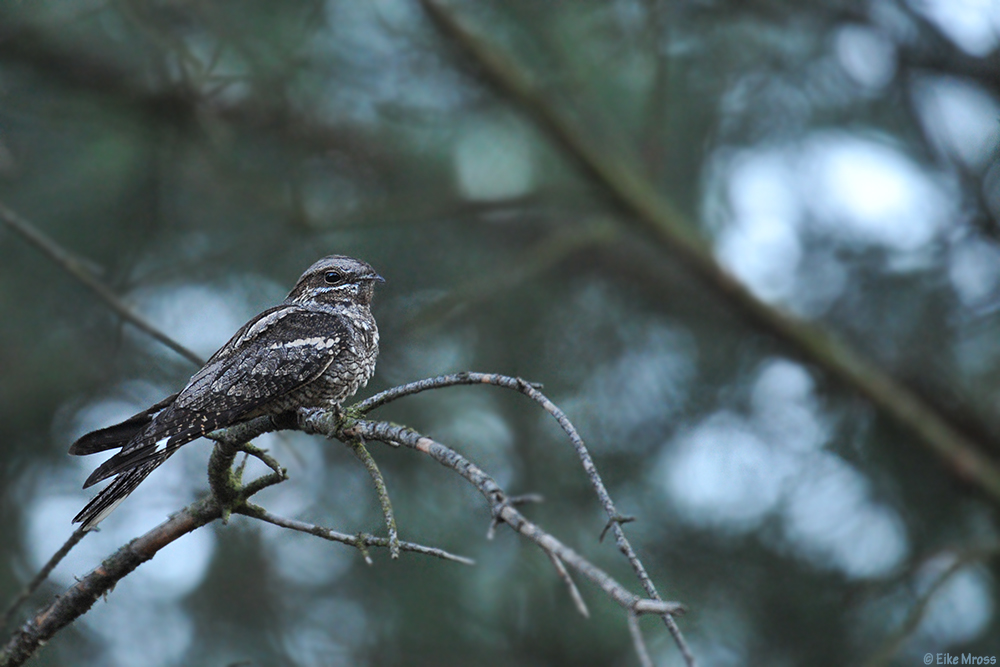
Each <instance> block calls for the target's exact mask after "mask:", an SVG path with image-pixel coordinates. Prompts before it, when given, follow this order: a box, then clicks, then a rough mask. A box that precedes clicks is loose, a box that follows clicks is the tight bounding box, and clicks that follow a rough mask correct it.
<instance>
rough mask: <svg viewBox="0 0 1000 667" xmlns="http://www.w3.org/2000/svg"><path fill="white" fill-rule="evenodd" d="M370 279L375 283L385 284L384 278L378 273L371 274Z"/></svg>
mask: <svg viewBox="0 0 1000 667" xmlns="http://www.w3.org/2000/svg"><path fill="white" fill-rule="evenodd" d="M368 279H369V280H374V281H376V282H380V283H384V282H385V278H383V277H382V276H380V275H379V274H377V273H373V274H371V275H370V276H368Z"/></svg>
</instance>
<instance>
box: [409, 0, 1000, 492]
mask: <svg viewBox="0 0 1000 667" xmlns="http://www.w3.org/2000/svg"><path fill="white" fill-rule="evenodd" d="M420 2H421V4H422V5H423V7H424V9H425V10H426V12H427V14H428V15H429V16H430V18H431V19H432V21H433V22H434V24H435V25H436V26H437V27H438V29H439V30H440V31H441V32H442V33H443V34H444V35H446V36H447V37H448V38H449V39H450V40H451V41H452V42H454V43H455V44H457V45H458V47H460V48H461V50H462V51H463V52H464V54H465V55H466V56H468V57H469V58H470V59H471V60H472V61H473V62H475V63H477V64H478V65H479V67H480V68H481V71H482V72H483V73H484V75H485V77H486V78H487V79H488V81H489V82H490V83H491V84H492V85H493V86H494V87H495V88H496V89H497V90H498V91H500V92H501V93H502V94H504V95H505V96H507V97H508V98H509V99H511V100H513V102H514V103H515V104H516V105H517V106H519V107H520V108H521V109H522V110H523V111H524V112H525V113H526V114H527V115H528V116H529V117H531V118H532V119H533V120H534V121H535V122H536V124H537V125H538V126H539V127H540V128H541V129H542V130H543V131H544V132H545V133H546V134H548V136H550V137H551V138H552V139H553V141H554V143H555V144H556V145H557V146H559V147H560V148H561V149H562V150H563V152H564V154H565V155H566V156H567V157H568V158H569V159H570V160H571V161H572V162H573V163H574V164H576V165H577V166H578V167H579V168H580V169H581V170H582V172H583V173H584V174H585V175H587V176H588V177H589V178H590V179H591V180H592V181H593V182H594V183H596V184H597V185H598V186H599V187H600V188H601V189H603V190H605V191H606V192H607V193H608V194H609V195H610V196H611V198H612V199H613V200H614V201H615V202H616V203H617V204H618V205H619V206H620V207H621V208H622V209H623V210H624V211H625V212H626V213H627V215H626V216H623V222H624V223H625V224H628V225H630V226H633V227H634V228H635V229H636V230H637V231H639V232H640V233H641V234H643V235H644V236H645V237H646V238H649V239H651V240H652V241H653V242H654V243H656V244H657V246H659V247H660V248H662V249H664V250H666V251H668V252H669V253H670V254H671V255H672V256H673V257H676V258H677V259H678V260H680V261H681V262H682V263H683V264H684V265H685V266H686V267H687V268H688V270H689V271H691V273H692V274H694V275H696V276H698V277H699V278H701V279H702V280H703V281H704V282H705V283H706V284H708V285H709V286H710V287H712V289H714V290H715V291H716V292H718V293H719V294H720V295H721V296H722V297H723V298H724V299H725V300H726V301H727V302H728V303H730V304H731V305H733V306H734V307H735V308H736V309H738V310H739V311H740V312H742V313H743V314H744V315H746V316H747V317H748V318H750V319H751V320H752V321H753V322H755V323H756V324H757V325H758V326H761V327H762V328H764V329H766V330H767V331H770V332H771V333H773V334H774V335H776V336H778V337H779V338H780V339H782V340H784V341H786V342H787V343H789V344H791V345H792V346H793V347H794V348H795V349H796V350H797V351H798V352H799V354H800V355H801V356H802V357H803V358H805V359H808V360H809V361H811V362H812V363H815V364H817V365H818V366H820V367H821V368H823V369H824V370H826V371H827V372H829V373H831V374H832V375H833V376H835V377H837V378H839V379H840V380H841V381H843V382H845V383H846V384H848V385H850V386H851V387H854V388H855V389H856V390H858V391H859V392H860V393H862V394H863V395H864V396H866V397H867V398H868V400H870V401H871V402H872V403H873V404H874V405H875V406H877V407H878V408H879V409H880V410H882V411H883V412H885V413H886V414H888V415H890V416H891V417H892V418H893V419H895V420H896V421H897V422H898V423H899V424H901V425H903V426H904V427H905V428H907V429H908V430H910V431H911V432H913V433H915V434H916V435H917V436H918V437H919V439H920V440H921V442H923V443H925V444H926V445H927V446H928V447H929V448H930V449H931V450H933V451H934V452H935V453H936V454H937V455H938V456H940V457H942V458H943V459H944V460H945V461H946V462H947V463H948V464H950V466H951V467H952V468H953V470H954V471H955V473H956V474H957V475H959V476H960V477H962V478H963V479H966V480H969V481H971V482H973V483H974V484H975V485H977V486H978V487H979V488H980V489H982V490H983V491H985V492H986V493H987V494H988V495H990V496H991V497H992V498H993V500H994V501H1000V468H998V467H997V465H996V463H994V461H993V460H991V459H990V458H989V457H988V456H986V455H985V454H984V453H983V448H982V447H981V446H980V443H977V442H976V441H974V440H972V439H970V438H969V437H967V436H966V435H965V434H964V433H962V432H961V431H960V430H959V429H958V428H957V427H956V426H955V425H954V424H952V423H951V422H950V421H949V420H948V419H946V418H945V417H944V416H943V415H942V413H941V412H940V411H939V410H938V409H936V408H935V407H934V406H933V405H931V404H930V403H928V402H927V401H925V400H924V399H922V398H921V397H920V396H918V395H917V394H916V393H915V392H913V391H912V390H910V389H909V388H908V387H906V386H905V385H903V384H902V383H900V382H898V381H896V380H895V379H894V378H893V377H891V376H890V375H889V374H887V373H885V372H884V371H882V370H880V369H879V368H878V367H877V366H876V365H874V364H873V363H871V362H870V361H868V360H867V359H865V358H864V357H863V356H862V355H861V354H859V353H858V352H856V351H855V350H854V349H852V348H851V347H850V346H848V345H847V344H845V343H843V342H841V341H839V340H837V339H836V338H835V337H834V336H832V335H831V334H828V333H827V332H825V331H824V330H823V329H821V328H819V327H817V326H814V325H812V324H809V323H807V322H805V321H803V320H800V319H798V318H796V317H794V316H792V315H790V314H788V313H786V312H783V311H782V310H780V309H778V308H776V307H774V306H770V305H768V304H766V303H764V302H763V301H761V300H759V299H758V298H757V297H755V296H754V295H753V294H752V293H751V292H750V291H749V290H748V289H747V288H746V287H744V286H743V284H742V283H740V282H739V281H738V280H736V278H734V277H733V276H732V275H731V274H729V273H728V272H727V271H726V270H725V269H723V268H722V267H721V266H720V265H719V264H718V263H717V262H716V261H715V259H714V258H713V256H712V252H711V249H710V248H709V246H708V244H707V243H706V242H705V241H704V240H703V239H702V238H701V236H700V235H699V234H698V233H697V231H696V229H695V227H694V225H692V224H691V223H690V222H689V221H688V220H686V219H685V218H684V216H683V215H682V214H681V213H680V212H679V211H678V210H677V209H676V208H674V206H673V205H672V204H671V203H670V202H669V201H668V200H667V199H666V198H664V197H663V196H662V195H661V194H660V193H659V192H658V191H657V190H656V188H655V187H654V186H653V185H652V184H651V183H650V182H649V180H648V179H647V178H645V177H644V176H643V175H642V173H641V172H640V171H639V169H638V167H637V166H636V164H635V161H634V160H629V159H627V158H626V157H625V156H624V155H623V154H622V153H621V152H616V151H615V150H613V149H610V148H609V147H608V146H604V145H598V144H597V143H595V142H594V141H593V140H592V139H591V138H590V136H589V135H588V134H587V133H584V132H583V131H581V128H579V127H577V124H576V122H575V121H574V120H573V119H572V117H571V114H569V113H567V112H565V111H564V110H562V109H561V108H560V107H559V105H558V104H557V103H555V102H554V101H553V100H551V99H550V98H549V96H548V95H547V94H546V92H545V90H544V89H543V88H542V86H541V85H539V83H538V82H537V80H536V79H535V78H534V77H533V76H532V75H531V74H530V73H528V72H526V71H525V70H524V69H523V68H521V67H520V66H519V65H518V64H517V63H516V62H515V61H514V60H513V59H512V58H511V57H509V56H508V55H507V54H506V53H504V52H502V51H501V50H500V49H498V48H496V47H494V46H493V45H492V44H491V43H490V42H489V40H487V39H486V38H484V37H483V36H482V34H480V33H479V32H477V31H475V30H473V29H472V28H471V27H470V26H469V25H468V22H467V21H465V20H462V19H459V18H458V17H457V16H456V15H455V14H454V13H453V11H452V10H451V9H450V8H449V7H446V6H445V4H444V3H442V2H440V0H420Z"/></svg>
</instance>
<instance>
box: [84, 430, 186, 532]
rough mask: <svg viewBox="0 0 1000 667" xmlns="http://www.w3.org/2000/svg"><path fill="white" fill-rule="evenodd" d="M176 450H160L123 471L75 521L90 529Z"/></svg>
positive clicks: (95, 497)
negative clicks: (157, 453)
mask: <svg viewBox="0 0 1000 667" xmlns="http://www.w3.org/2000/svg"><path fill="white" fill-rule="evenodd" d="M174 451H176V450H175V449H174V450H167V451H161V452H159V455H158V456H156V457H151V458H148V459H147V460H145V461H143V462H142V463H141V464H140V465H137V466H135V467H134V468H129V469H128V470H125V471H123V472H121V473H120V474H119V475H118V476H117V477H115V479H114V481H113V482H111V484H109V485H108V486H107V488H105V489H103V490H102V491H101V492H100V493H98V494H97V495H96V496H94V498H93V500H91V501H90V502H89V503H87V506H86V507H84V508H83V509H82V510H81V511H80V513H79V514H77V515H76V517H74V518H73V523H82V524H83V526H82V527H83V529H84V530H89V529H91V528H93V527H94V526H96V525H97V524H98V523H100V522H101V521H103V520H104V518H105V517H106V516H108V515H109V514H111V512H112V511H114V509H115V508H116V507H118V505H119V504H121V502H122V501H123V500H125V498H126V497H128V495H129V494H130V493H132V492H133V491H134V490H135V487H137V486H139V484H140V483H141V482H142V480H144V479H146V477H148V476H149V473H151V472H153V471H154V470H156V469H157V468H158V467H159V466H160V464H161V463H163V462H164V461H166V460H167V458H168V457H169V456H170V455H171V454H173V453H174Z"/></svg>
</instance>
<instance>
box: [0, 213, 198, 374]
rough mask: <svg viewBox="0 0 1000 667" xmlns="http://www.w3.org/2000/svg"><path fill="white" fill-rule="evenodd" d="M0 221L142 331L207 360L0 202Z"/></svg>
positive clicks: (184, 353) (194, 360) (195, 361)
mask: <svg viewBox="0 0 1000 667" xmlns="http://www.w3.org/2000/svg"><path fill="white" fill-rule="evenodd" d="M0 220H2V221H3V222H5V223H6V224H7V226H8V227H10V228H11V229H12V230H14V231H15V232H17V233H18V234H19V235H20V236H21V237H22V238H23V239H25V240H26V241H28V242H29V243H31V244H32V245H33V246H35V247H36V248H38V249H39V250H41V251H42V253H43V254H44V255H45V256H47V257H48V258H49V259H51V260H52V261H53V262H54V263H56V264H57V265H58V266H59V267H61V268H62V269H64V270H65V271H66V272H67V273H69V274H70V275H71V276H73V277H74V278H76V279H77V280H78V281H80V282H81V283H83V285H85V286H86V287H87V288H89V289H90V291H92V292H93V293H94V294H96V295H97V297H98V298H99V299H101V301H103V302H104V303H105V305H107V306H108V307H109V308H110V309H111V310H113V311H114V312H115V313H116V314H117V315H118V316H119V317H121V318H122V319H123V320H125V321H126V322H128V323H129V324H131V325H132V326H134V327H135V328H137V329H139V330H140V331H142V332H143V333H145V334H147V335H149V336H151V337H152V338H154V339H155V340H157V341H159V342H160V343H163V344H164V345H166V346H167V347H169V348H170V349H171V350H173V351H174V352H176V353H177V354H179V355H181V356H182V357H184V358H185V359H187V360H188V361H190V362H191V363H193V364H195V365H196V366H201V365H202V364H203V363H205V362H204V360H203V359H202V358H201V357H199V356H198V355H197V354H195V353H194V352H192V351H191V350H189V349H187V348H186V347H184V346H183V345H181V344H180V343H178V342H177V341H175V340H174V339H173V338H171V337H170V336H168V335H167V334H165V333H163V332H162V331H160V330H159V329H158V328H156V325H154V324H153V323H152V322H150V321H149V320H147V319H146V318H144V317H143V316H142V315H139V314H138V313H136V312H135V311H133V310H132V309H131V308H129V307H128V305H126V304H125V302H124V301H122V300H121V299H120V298H119V297H118V295H116V294H115V293H114V292H113V291H111V288H109V287H108V286H107V285H105V284H104V283H103V282H101V281H100V280H98V279H97V277H96V276H94V274H93V273H92V272H91V270H90V269H89V268H88V266H87V263H85V261H84V260H82V259H80V258H78V257H76V256H74V255H73V254H71V253H70V252H68V251H67V250H65V249H63V248H62V247H61V246H60V245H59V244H58V243H56V242H55V241H53V240H52V239H51V238H49V237H48V236H46V235H45V234H44V233H42V232H41V230H39V229H38V228H37V227H36V226H34V225H32V224H31V223H30V222H28V221H27V220H25V219H24V218H22V217H21V216H20V215H18V214H17V213H15V212H14V211H12V210H11V209H10V208H8V207H7V206H6V205H4V203H3V202H0Z"/></svg>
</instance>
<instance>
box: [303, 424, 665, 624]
mask: <svg viewBox="0 0 1000 667" xmlns="http://www.w3.org/2000/svg"><path fill="white" fill-rule="evenodd" d="M300 426H301V427H302V429H303V430H306V431H309V432H313V433H326V432H327V430H328V429H329V428H330V421H329V420H328V419H325V418H324V417H323V416H322V415H318V414H317V413H315V412H310V413H303V414H301V415H300ZM359 436H360V437H364V438H365V439H366V440H378V441H381V442H396V443H399V444H401V445H403V446H406V447H409V448H411V449H415V450H417V451H419V452H423V453H424V454H427V455H428V456H430V457H431V458H433V459H434V460H436V461H438V462H439V463H441V464H442V465H444V466H446V467H448V468H451V469H452V470H454V471H455V472H457V473H458V474H459V475H461V476H462V477H463V478H465V479H466V480H467V481H469V482H470V483H472V484H473V485H474V486H475V487H476V488H477V489H478V490H479V492H480V493H482V494H483V496H485V497H486V499H487V501H488V502H489V504H490V510H491V512H492V513H493V515H494V516H499V517H500V518H501V519H502V520H503V522H504V523H506V524H507V525H509V526H510V527H511V528H512V529H513V530H515V531H516V532H518V533H520V534H521V535H523V536H524V537H525V538H527V539H528V540H529V541H531V542H534V543H535V544H537V545H538V546H539V547H541V548H542V549H543V550H545V551H546V552H549V553H552V554H555V555H556V556H558V557H559V559H560V560H562V561H563V562H564V563H565V564H566V565H568V566H569V567H571V568H573V569H574V570H576V571H577V572H578V573H579V574H581V575H582V576H584V577H585V578H587V579H589V580H590V581H591V582H593V583H595V584H596V585H597V586H598V587H599V588H601V589H602V590H603V591H604V592H605V593H606V594H607V595H608V596H609V597H611V599H612V600H614V601H615V602H617V603H618V604H619V605H621V606H622V607H623V608H624V609H625V610H627V611H629V612H636V611H637V610H642V611H644V612H645V613H663V614H667V615H670V614H680V613H683V611H684V607H683V605H681V604H678V603H675V602H663V601H660V600H650V601H647V602H645V603H643V602H644V599H643V598H641V597H639V596H637V595H635V594H634V593H632V592H630V591H629V590H628V589H626V588H625V587H624V586H622V585H621V584H620V583H618V582H617V581H616V580H615V579H613V578H612V577H611V576H610V575H608V574H607V573H606V572H604V571H603V570H601V569H600V568H598V567H597V566H595V565H593V564H592V563H591V562H590V561H588V560H587V559H586V558H584V557H583V556H581V555H580V554H578V553H576V551H574V550H573V549H571V548H570V547H568V546H566V545H565V544H563V543H562V542H560V541H559V540H558V539H556V538H555V537H554V536H552V535H551V534H549V533H548V532H546V531H544V530H542V529H541V528H540V527H538V526H537V525H536V524H534V523H532V522H531V521H529V520H528V519H527V518H525V517H524V515H522V514H521V513H520V512H519V511H517V509H515V508H514V507H513V506H511V504H510V503H509V502H508V501H507V495H506V494H505V493H504V491H503V490H502V489H501V488H500V486H499V485H498V484H497V483H496V481H495V480H494V479H493V478H492V477H490V476H489V475H488V474H486V473H485V472H484V471H483V470H482V469H480V468H479V467H478V466H476V465H475V464H473V463H472V462H471V461H469V460H468V459H466V458H465V457H464V456H462V455H461V454H459V453H458V452H456V451H454V450H453V449H451V448H450V447H447V446H446V445H443V444H442V443H440V442H437V441H435V440H432V439H431V438H428V437H426V436H423V435H421V434H419V433H418V432H416V431H414V430H413V429H410V428H407V427H405V426H398V425H396V424H390V423H388V422H373V421H368V420H356V421H354V422H353V423H352V424H350V426H349V427H347V428H345V429H344V430H343V431H342V433H340V434H339V436H338V437H343V438H356V437H359ZM640 603H643V604H640ZM655 609H658V610H660V611H659V612H654V611H653V610H655Z"/></svg>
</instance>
